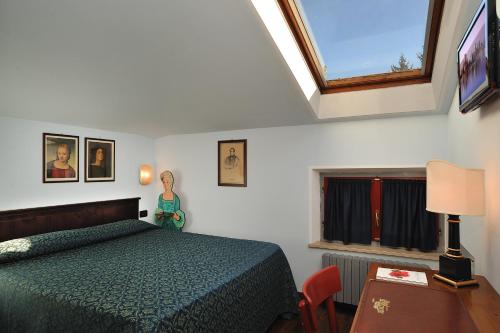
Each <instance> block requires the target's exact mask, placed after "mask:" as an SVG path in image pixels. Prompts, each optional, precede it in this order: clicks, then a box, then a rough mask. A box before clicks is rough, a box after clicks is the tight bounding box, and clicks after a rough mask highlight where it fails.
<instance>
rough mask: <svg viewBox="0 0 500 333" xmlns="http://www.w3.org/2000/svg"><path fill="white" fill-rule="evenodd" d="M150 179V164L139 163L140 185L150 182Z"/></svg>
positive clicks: (151, 178)
mask: <svg viewBox="0 0 500 333" xmlns="http://www.w3.org/2000/svg"><path fill="white" fill-rule="evenodd" d="M152 180H153V168H152V167H151V165H148V164H143V165H141V168H140V176H139V182H140V183H141V184H142V185H148V184H151V181H152Z"/></svg>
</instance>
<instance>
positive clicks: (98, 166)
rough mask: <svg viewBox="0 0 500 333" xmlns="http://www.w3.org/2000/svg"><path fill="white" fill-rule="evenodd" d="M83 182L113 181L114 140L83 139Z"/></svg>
mask: <svg viewBox="0 0 500 333" xmlns="http://www.w3.org/2000/svg"><path fill="white" fill-rule="evenodd" d="M85 181H86V182H114V181H115V140H104V139H96V138H85Z"/></svg>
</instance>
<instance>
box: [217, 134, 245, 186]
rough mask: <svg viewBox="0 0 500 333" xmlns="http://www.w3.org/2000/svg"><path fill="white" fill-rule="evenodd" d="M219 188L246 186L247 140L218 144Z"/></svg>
mask: <svg viewBox="0 0 500 333" xmlns="http://www.w3.org/2000/svg"><path fill="white" fill-rule="evenodd" d="M217 156H218V158H217V160H218V184H219V186H240V187H246V186H247V140H246V139H241V140H225V141H219V142H218V154H217Z"/></svg>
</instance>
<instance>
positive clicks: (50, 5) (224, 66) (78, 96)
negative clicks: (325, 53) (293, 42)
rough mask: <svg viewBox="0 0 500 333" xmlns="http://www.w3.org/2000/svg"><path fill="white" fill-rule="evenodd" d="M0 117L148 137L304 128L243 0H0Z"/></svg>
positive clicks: (302, 114) (283, 75) (292, 94)
mask: <svg viewBox="0 0 500 333" xmlns="http://www.w3.org/2000/svg"><path fill="white" fill-rule="evenodd" d="M0 45H1V47H0V116H12V117H19V118H25V119H33V120H43V121H50V122H55V123H62V124H70V125H77V126H84V127H92V128H101V129H108V130H115V131H121V132H128V133H137V134H142V135H147V136H151V137H161V136H165V135H169V134H178V133H193V132H205V131H219V130H230V129H242V128H258V127H270V126H287V125H296V124H307V123H312V122H315V119H316V118H315V117H314V116H313V112H312V109H311V106H310V105H309V103H308V101H307V100H306V99H305V98H304V95H303V94H302V92H301V90H300V88H299V86H298V84H297V82H296V81H295V79H294V78H293V76H292V75H291V73H290V70H289V68H288V67H287V65H286V63H285V62H284V61H283V58H282V56H281V55H280V53H279V52H278V51H277V49H276V46H275V44H274V42H273V41H272V40H271V38H270V37H269V34H268V32H267V30H266V28H265V27H264V25H263V24H262V21H261V20H260V18H259V16H258V15H257V13H256V11H255V9H254V7H253V6H252V4H251V3H250V1H249V0H239V1H235V0H217V1H200V0H85V1H81V0H15V1H14V0H0Z"/></svg>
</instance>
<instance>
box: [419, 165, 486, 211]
mask: <svg viewBox="0 0 500 333" xmlns="http://www.w3.org/2000/svg"><path fill="white" fill-rule="evenodd" d="M427 210H428V211H430V212H435V213H444V214H451V215H484V170H480V169H464V168H460V167H458V166H456V165H454V164H451V163H449V162H446V161H439V160H433V161H429V162H427Z"/></svg>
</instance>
